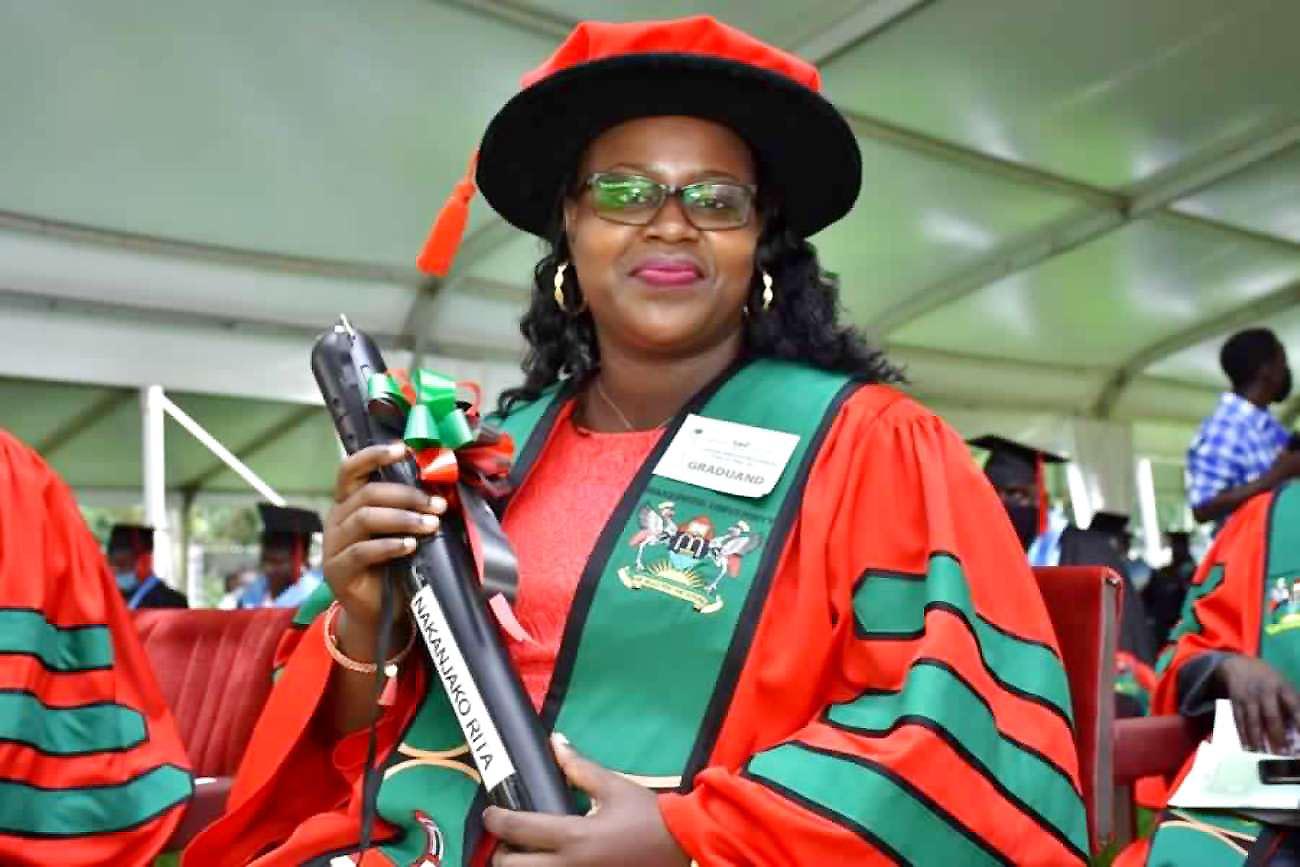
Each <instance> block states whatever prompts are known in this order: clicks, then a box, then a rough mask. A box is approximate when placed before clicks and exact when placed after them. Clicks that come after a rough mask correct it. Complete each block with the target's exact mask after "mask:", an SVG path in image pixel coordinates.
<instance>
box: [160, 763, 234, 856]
mask: <svg viewBox="0 0 1300 867" xmlns="http://www.w3.org/2000/svg"><path fill="white" fill-rule="evenodd" d="M233 782H234V777H200V778H199V779H197V780H195V781H194V797H193V798H191V799H190V805H189V806H188V807H187V808H186V809H185V815H184V816H183V817H181V821H180V824H179V825H177V826H176V830H175V831H174V832H173V833H172V836H171V839H169V840H168V841H167V845H166V846H165V847H163V851H164V852H179V851H180V850H182V849H184V848H185V847H186V846H187V845H189V842H190V841H191V840H193V839H194V838H195V837H196V836H198V833H199V832H200V831H202V830H203V829H204V828H206V827H208V826H209V825H211V824H212V823H213V822H215V821H216V820H217V819H218V818H220V817H221V814H222V813H224V812H225V811H226V799H227V798H229V797H230V785H231V783H233Z"/></svg>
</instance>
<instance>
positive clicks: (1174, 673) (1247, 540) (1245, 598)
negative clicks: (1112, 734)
mask: <svg viewBox="0 0 1300 867" xmlns="http://www.w3.org/2000/svg"><path fill="white" fill-rule="evenodd" d="M1275 499H1276V495H1274V494H1268V495H1265V496H1259V497H1255V498H1254V499H1252V500H1250V502H1248V503H1246V505H1244V506H1242V507H1241V508H1240V509H1238V510H1237V512H1236V513H1235V514H1234V515H1233V516H1232V518H1231V519H1230V520H1229V521H1228V522H1227V523H1226V524H1225V525H1224V526H1223V529H1222V531H1220V533H1219V535H1218V537H1217V538H1216V539H1215V542H1214V545H1213V546H1211V548H1210V550H1209V551H1208V552H1206V555H1205V558H1204V559H1203V560H1202V561H1201V565H1200V567H1199V568H1198V569H1197V570H1196V574H1195V575H1194V576H1193V577H1192V585H1191V587H1190V588H1189V589H1188V592H1187V596H1186V598H1185V599H1184V600H1183V610H1182V614H1181V615H1180V616H1179V619H1178V623H1177V624H1176V625H1175V626H1174V628H1173V631H1171V632H1170V634H1169V643H1168V644H1167V645H1166V646H1165V648H1164V649H1163V650H1162V651H1161V652H1160V655H1159V656H1158V657H1157V659H1156V674H1157V675H1158V677H1159V680H1158V681H1157V683H1156V690H1155V694H1154V696H1153V697H1152V711H1153V712H1154V713H1158V714H1171V713H1177V712H1178V710H1179V707H1180V705H1181V704H1182V699H1183V698H1184V696H1180V695H1179V672H1180V671H1181V670H1182V669H1183V668H1184V667H1185V666H1186V665H1187V663H1188V662H1189V661H1190V660H1192V659H1194V658H1196V657H1198V656H1201V655H1202V654H1205V653H1207V652H1212V651H1227V652H1231V653H1246V654H1251V655H1254V654H1256V653H1258V652H1259V633H1260V620H1261V617H1262V614H1263V597H1264V586H1263V582H1264V578H1265V570H1266V564H1265V555H1266V550H1265V549H1266V542H1267V538H1268V525H1269V516H1270V514H1271V511H1272V505H1273V502H1274V500H1275Z"/></svg>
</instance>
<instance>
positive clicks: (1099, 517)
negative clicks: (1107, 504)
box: [1088, 512, 1129, 536]
mask: <svg viewBox="0 0 1300 867" xmlns="http://www.w3.org/2000/svg"><path fill="white" fill-rule="evenodd" d="M1128 521H1129V516H1128V515H1125V514H1123V513H1121V512H1098V513H1097V514H1095V515H1093V516H1092V523H1091V524H1089V525H1088V529H1089V530H1093V531H1095V532H1098V533H1107V534H1109V535H1111V536H1118V535H1119V534H1120V533H1123V532H1126V531H1127V530H1128Z"/></svg>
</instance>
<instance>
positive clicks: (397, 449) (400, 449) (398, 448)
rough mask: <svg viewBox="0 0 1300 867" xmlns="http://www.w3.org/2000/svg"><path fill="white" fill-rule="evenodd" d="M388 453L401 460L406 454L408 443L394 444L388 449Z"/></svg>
mask: <svg viewBox="0 0 1300 867" xmlns="http://www.w3.org/2000/svg"><path fill="white" fill-rule="evenodd" d="M388 453H389V454H390V455H392V456H393V457H395V458H400V457H401V456H402V455H404V454H406V443H393V444H392V445H390V446H389V447H388Z"/></svg>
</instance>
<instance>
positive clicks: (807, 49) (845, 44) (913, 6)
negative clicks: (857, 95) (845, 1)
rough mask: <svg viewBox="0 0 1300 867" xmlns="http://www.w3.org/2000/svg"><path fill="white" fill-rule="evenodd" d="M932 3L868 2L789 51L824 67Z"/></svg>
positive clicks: (928, 0) (914, 0) (913, 0)
mask: <svg viewBox="0 0 1300 867" xmlns="http://www.w3.org/2000/svg"><path fill="white" fill-rule="evenodd" d="M932 2H934V0H868V2H865V3H862V4H861V6H860V8H858V9H854V10H853V11H851V12H849V13H848V14H846V15H844V16H842V17H841V18H839V19H838V20H836V21H833V22H831V23H830V24H828V25H826V26H825V27H823V28H822V29H821V30H820V31H818V32H817V33H815V34H812V35H811V36H808V37H807V38H805V39H803V40H802V41H801V42H800V43H799V44H798V45H796V46H795V47H794V48H793V49H791V50H792V51H794V53H795V54H798V55H800V56H801V57H803V58H805V59H806V60H808V62H810V63H813V64H815V65H817V66H823V65H825V64H827V63H830V62H831V61H832V60H834V59H835V58H837V57H839V56H840V55H841V54H844V53H845V52H847V51H852V50H853V49H854V48H857V47H858V46H859V45H861V44H862V43H863V42H866V41H867V40H868V39H871V38H872V37H873V36H876V35H877V34H879V33H881V32H882V31H884V30H885V29H886V28H887V27H892V26H893V25H895V24H898V23H899V22H901V21H902V20H903V19H905V18H907V17H908V16H909V15H911V14H913V13H914V12H918V11H920V10H921V9H923V8H925V7H926V6H928V5H930V4H931V3H932Z"/></svg>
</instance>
